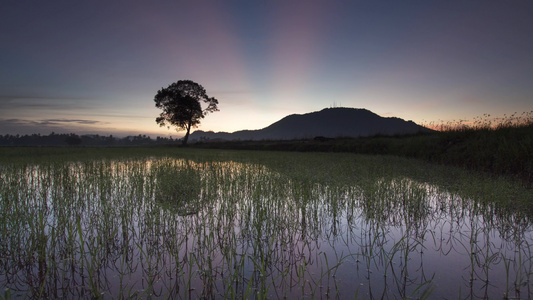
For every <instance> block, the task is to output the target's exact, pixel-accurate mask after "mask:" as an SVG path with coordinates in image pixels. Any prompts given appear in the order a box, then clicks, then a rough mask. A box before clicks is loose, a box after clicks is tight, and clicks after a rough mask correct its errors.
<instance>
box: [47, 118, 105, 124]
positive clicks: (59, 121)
mask: <svg viewBox="0 0 533 300" xmlns="http://www.w3.org/2000/svg"><path fill="white" fill-rule="evenodd" d="M37 122H38V123H39V124H42V125H62V124H68V123H70V124H80V125H103V124H109V123H108V122H101V121H97V120H72V119H46V120H41V121H37Z"/></svg>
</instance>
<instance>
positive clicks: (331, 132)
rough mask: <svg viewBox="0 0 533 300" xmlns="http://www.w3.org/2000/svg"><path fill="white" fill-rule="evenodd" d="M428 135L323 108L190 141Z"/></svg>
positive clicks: (357, 112) (413, 127) (407, 124)
mask: <svg viewBox="0 0 533 300" xmlns="http://www.w3.org/2000/svg"><path fill="white" fill-rule="evenodd" d="M421 131H430V129H427V128H425V127H422V126H420V125H417V124H416V123H414V122H413V121H405V120H403V119H400V118H395V117H393V118H384V117H380V116H378V115H377V114H375V113H373V112H371V111H369V110H366V109H357V108H326V109H323V110H321V111H317V112H312V113H307V114H302V115H298V114H294V115H289V116H287V117H285V118H283V119H281V120H279V121H277V122H275V123H273V124H272V125H270V126H268V127H265V128H263V129H259V130H241V131H236V132H233V133H228V132H212V131H208V132H206V131H201V130H198V131H195V132H193V133H192V134H191V136H190V140H191V141H193V142H194V141H201V140H292V139H307V138H314V137H317V136H320V137H325V138H336V137H364V136H372V135H377V134H382V135H395V134H410V133H418V132H421Z"/></svg>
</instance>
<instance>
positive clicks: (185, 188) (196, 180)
mask: <svg viewBox="0 0 533 300" xmlns="http://www.w3.org/2000/svg"><path fill="white" fill-rule="evenodd" d="M192 164H194V163H193V162H191V161H188V160H187V161H185V162H184V163H183V165H176V164H172V163H171V162H166V163H163V164H158V165H156V166H153V167H152V169H153V170H151V172H153V174H154V175H153V176H154V178H155V191H154V194H155V195H154V199H155V200H156V202H157V203H159V204H160V205H161V207H163V208H165V209H168V210H170V211H172V212H174V213H176V214H178V215H180V216H186V215H192V214H197V213H198V212H199V211H200V209H201V208H202V206H203V199H202V198H201V189H202V182H201V177H200V173H199V172H198V170H197V169H195V168H194V167H193V166H192Z"/></svg>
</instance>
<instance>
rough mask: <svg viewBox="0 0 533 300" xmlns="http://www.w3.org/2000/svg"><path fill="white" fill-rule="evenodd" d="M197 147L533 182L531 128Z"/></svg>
mask: <svg viewBox="0 0 533 300" xmlns="http://www.w3.org/2000/svg"><path fill="white" fill-rule="evenodd" d="M194 147H201V148H218V149H246V150H279V151H300V152H315V151H317V152H353V153H360V154H387V155H396V156H402V157H410V158H416V159H422V160H424V161H428V162H433V163H439V164H446V165H454V166H459V167H464V168H466V169H471V170H476V171H483V172H489V173H493V174H496V175H505V176H509V177H514V178H518V179H520V180H523V181H524V182H526V183H528V184H529V185H531V183H532V182H533V175H532V174H533V124H532V123H529V124H525V125H512V124H511V125H509V126H498V127H497V128H492V127H489V126H478V127H455V128H448V129H446V130H444V131H438V132H434V133H428V134H418V135H404V136H373V137H364V138H337V139H311V140H293V141H231V142H218V143H201V144H196V145H195V146H194Z"/></svg>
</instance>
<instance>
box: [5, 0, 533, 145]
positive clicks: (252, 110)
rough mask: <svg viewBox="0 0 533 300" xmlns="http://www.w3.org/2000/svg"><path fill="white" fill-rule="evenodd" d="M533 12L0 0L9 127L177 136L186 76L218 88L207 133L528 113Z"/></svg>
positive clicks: (461, 5)
mask: <svg viewBox="0 0 533 300" xmlns="http://www.w3.org/2000/svg"><path fill="white" fill-rule="evenodd" d="M532 16H533V1H525V0H517V1H501V0H498V1H492V0H484V1H450V0H446V1H444V0H440V1H439V0H437V1H380V0H378V1H374V0H373V1H345V0H328V1H313V0H307V1H291V0H283V1H282V0H272V1H223V0H217V1H207V0H199V1H176V0H172V1H170V0H168V1H165V0H154V1H135V0H128V1H126V0H123V1H119V0H116V1H70V0H69V1H62V0H55V1H14V0H0V134H2V135H4V134H32V133H40V134H49V133H51V132H55V133H70V132H73V133H77V134H91V133H92V134H104V135H109V134H112V135H114V136H126V135H138V134H147V135H150V136H154V137H155V136H173V137H179V136H181V135H183V133H184V132H176V131H175V130H174V129H173V128H171V129H168V128H166V127H159V125H157V123H156V122H155V118H156V117H158V116H159V113H160V112H161V111H160V110H159V109H157V108H156V107H155V102H154V96H155V94H156V93H157V91H158V90H159V89H161V88H164V87H167V86H168V85H170V84H171V83H173V82H176V81H178V80H193V81H195V82H197V83H199V84H201V85H202V86H203V87H204V88H205V89H206V91H207V94H208V95H209V96H210V97H215V98H216V99H218V101H219V106H218V107H219V109H220V111H219V112H215V113H213V114H209V115H207V116H206V118H205V119H203V120H202V123H201V124H200V126H199V127H198V129H199V130H204V131H226V132H233V131H237V130H243V129H261V128H264V127H266V126H268V125H270V124H272V123H274V122H276V121H278V120H279V119H281V118H283V117H285V116H287V115H290V114H296V113H297V114H302V113H309V112H313V111H318V110H321V109H324V108H328V107H354V108H365V109H368V110H371V111H373V112H374V113H377V114H378V115H381V116H384V117H399V118H402V119H405V120H412V121H414V122H416V123H425V124H427V123H430V122H443V121H444V122H446V121H452V120H453V121H455V120H471V119H473V118H474V117H478V116H481V115H483V114H490V115H492V116H502V115H503V114H507V115H509V114H512V113H514V112H518V113H521V112H530V111H533V17H532ZM324 126H327V124H324Z"/></svg>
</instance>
